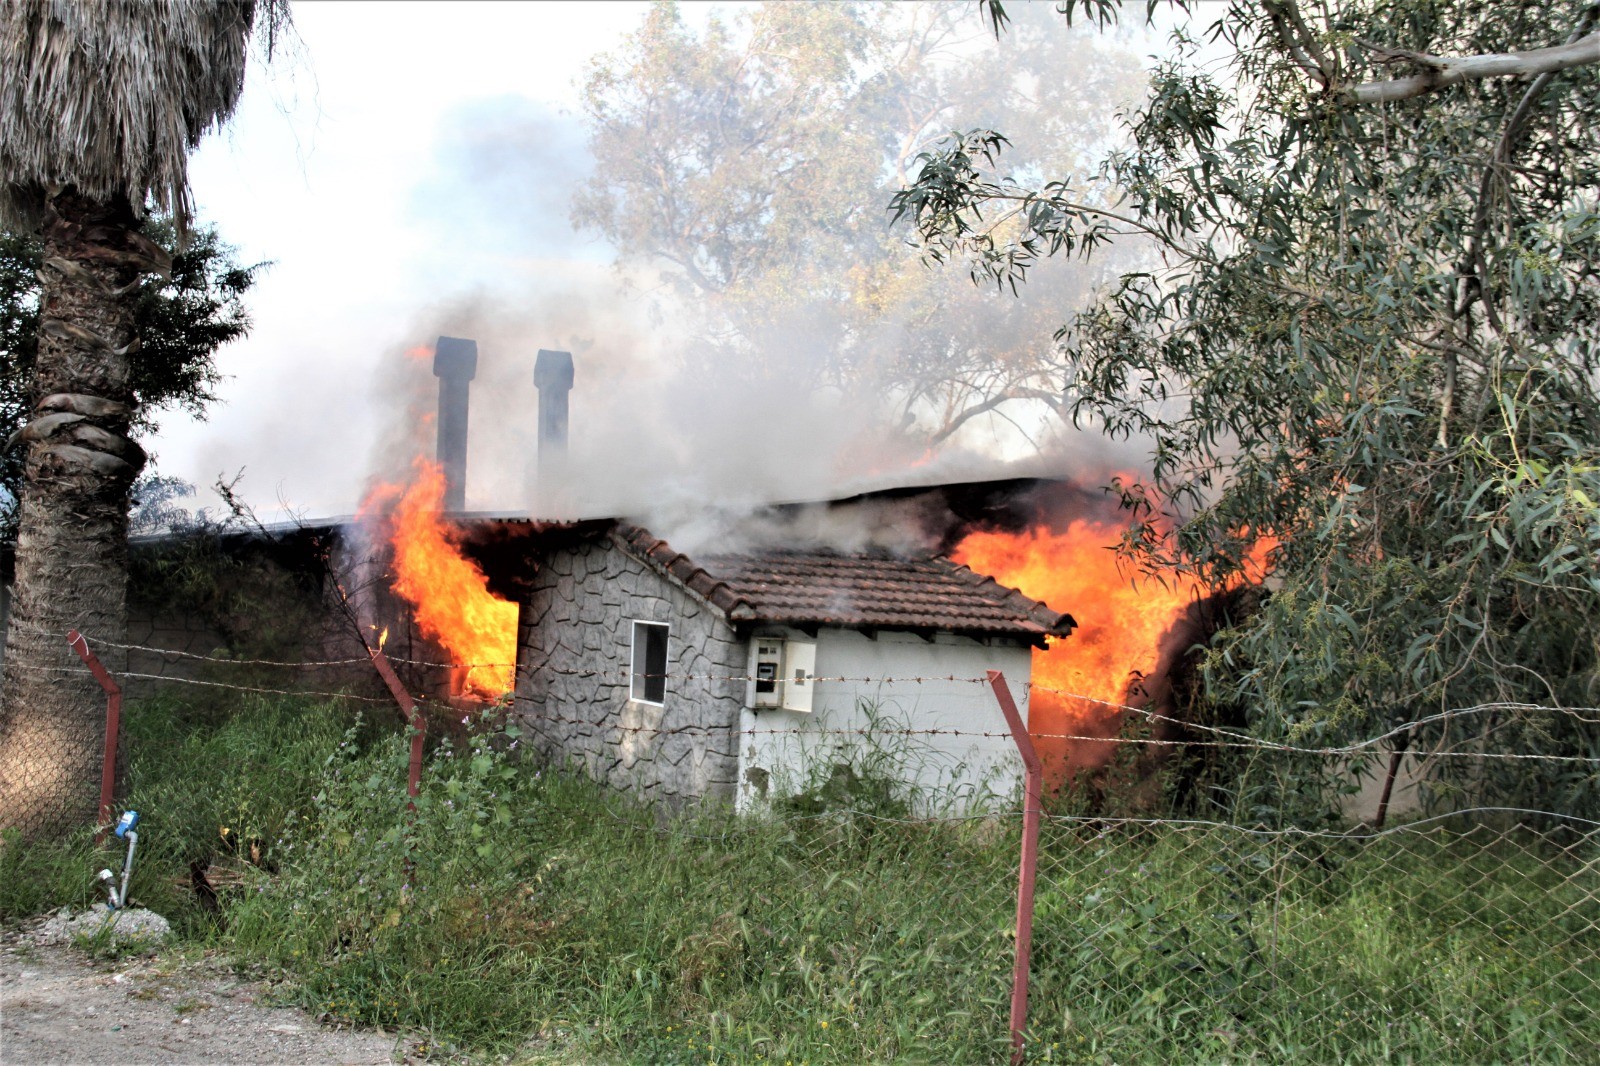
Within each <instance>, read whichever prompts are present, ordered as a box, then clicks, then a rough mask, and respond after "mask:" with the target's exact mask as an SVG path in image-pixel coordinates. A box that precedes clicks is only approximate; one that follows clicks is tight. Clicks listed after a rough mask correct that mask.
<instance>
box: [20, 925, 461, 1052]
mask: <svg viewBox="0 0 1600 1066" xmlns="http://www.w3.org/2000/svg"><path fill="white" fill-rule="evenodd" d="M265 992H266V989H265V988H264V987H263V986H262V985H261V984H260V983H258V982H251V981H247V980H244V979H242V978H240V977H239V976H238V975H237V974H235V973H234V972H233V971H232V969H231V968H230V967H229V966H228V965H227V964H226V962H225V961H224V960H221V959H218V958H215V957H210V956H204V955H197V954H195V953H194V952H188V953H184V952H167V953H164V954H160V955H156V956H154V957H144V958H127V957H125V958H121V959H117V960H115V961H99V960H95V959H91V958H89V957H88V956H86V955H85V954H84V953H83V952H81V951H80V950H78V949H76V948H72V947H66V946H45V945H40V944H37V943H35V942H34V941H33V940H32V938H31V937H30V936H29V935H28V934H27V932H26V931H16V930H7V931H4V932H0V1063H4V1064H5V1066H13V1064H14V1066H23V1064H33V1063H73V1064H77V1063H83V1064H86V1066H87V1064H96V1063H105V1064H108V1066H110V1064H116V1066H135V1064H148V1066H178V1064H187V1063H196V1064H200V1063H205V1064H208V1066H209V1064H213V1063H223V1064H227V1066H245V1064H254V1063H263V1064H265V1063H297V1064H310V1063H318V1064H321V1063H329V1064H334V1063H337V1064H349V1066H369V1064H370V1066H377V1064H382V1063H408V1062H420V1061H422V1060H423V1058H424V1056H425V1055H426V1054H427V1052H428V1050H429V1049H427V1047H426V1044H425V1041H424V1040H422V1039H421V1038H418V1037H415V1036H400V1035H396V1034H392V1033H383V1032H373V1031H365V1032H361V1031H356V1032H352V1031H349V1030H343V1031H335V1030H331V1029H327V1028H324V1027H323V1026H321V1025H319V1024H318V1023H317V1021H316V1020H315V1019H313V1018H311V1017H310V1016H308V1015H307V1014H305V1013H304V1012H302V1011H299V1010H294V1009H291V1008H286V1007H272V1006H267V1005H265V1004H264V1003H262V1002H261V999H262V998H263V997H264V995H265Z"/></svg>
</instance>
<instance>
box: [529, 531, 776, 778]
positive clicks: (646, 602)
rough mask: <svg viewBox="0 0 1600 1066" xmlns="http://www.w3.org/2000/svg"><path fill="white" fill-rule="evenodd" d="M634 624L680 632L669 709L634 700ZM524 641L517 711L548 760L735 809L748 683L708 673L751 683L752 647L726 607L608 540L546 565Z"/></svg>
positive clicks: (670, 664) (674, 642) (567, 550)
mask: <svg viewBox="0 0 1600 1066" xmlns="http://www.w3.org/2000/svg"><path fill="white" fill-rule="evenodd" d="M635 621H642V622H664V623H666V624H667V625H668V627H669V629H668V634H667V674H668V677H667V685H666V699H665V703H664V705H663V706H659V707H657V706H654V705H651V704H646V703H638V702H635V701H633V700H631V699H630V698H629V691H630V689H629V671H630V669H631V665H632V664H631V654H632V652H631V649H632V633H633V623H634V622H635ZM517 641H518V655H517V661H518V666H517V688H516V695H515V700H514V703H513V706H512V709H513V713H514V714H516V715H517V716H519V717H520V719H521V724H522V726H523V728H524V729H525V730H527V731H528V733H529V734H530V738H531V740H532V741H533V743H534V744H535V745H536V746H537V748H538V750H539V751H540V752H541V753H542V754H543V755H544V757H545V758H547V759H549V760H550V761H552V762H557V763H563V762H565V763H571V762H576V763H579V764H581V765H582V766H583V767H584V769H586V770H587V771H588V772H589V774H591V775H592V776H593V777H595V778H596V779H598V780H601V781H605V782H606V783H608V784H610V785H612V786H613V787H616V788H622V789H629V790H633V791H637V792H639V793H641V794H642V795H645V796H648V797H650V798H653V799H660V800H664V801H666V802H668V803H674V804H681V803H684V802H688V801H691V800H698V799H702V798H705V799H715V800H723V801H729V802H731V801H732V799H733V796H734V789H735V785H736V782H737V775H738V764H739V758H738V737H737V735H736V730H737V729H738V727H739V712H740V710H741V709H742V708H743V705H744V694H745V685H744V682H742V681H730V680H712V679H707V678H706V677H705V675H716V676H720V677H724V678H726V677H739V676H743V675H744V673H745V672H746V670H747V669H748V658H747V656H748V645H747V644H746V642H744V641H742V640H739V639H738V638H737V637H736V636H735V634H734V632H733V629H732V628H731V627H730V626H729V625H728V623H727V622H726V620H724V619H723V617H722V616H721V614H720V613H719V612H718V611H716V609H714V608H712V607H710V606H708V605H707V604H706V603H705V602H704V601H702V600H700V599H699V598H698V597H696V596H695V595H694V594H693V593H691V592H689V591H688V590H686V589H684V588H683V587H682V586H680V585H678V584H676V583H675V582H671V581H669V580H668V579H666V578H664V577H662V576H661V575H660V574H659V573H657V572H656V571H655V570H653V569H651V568H650V567H649V566H647V565H645V564H644V563H643V562H641V561H640V560H638V559H637V558H635V557H633V556H632V555H630V554H628V553H627V552H625V551H623V550H622V549H621V548H619V547H618V546H617V545H616V543H615V542H614V541H612V540H611V539H610V538H608V537H604V536H602V537H600V538H598V539H594V540H589V541H585V542H581V543H578V544H576V545H569V546H566V547H560V548H555V549H553V550H552V551H551V552H550V553H549V554H548V555H546V556H545V557H544V558H543V559H541V561H540V565H539V569H538V573H537V574H536V575H535V577H534V581H533V584H532V588H531V589H530V591H529V593H528V594H527V597H526V599H524V601H523V604H522V611H521V620H520V622H519V624H518V633H517ZM683 675H695V677H696V679H694V680H684V679H683ZM683 726H689V727H691V728H690V729H689V730H688V731H686V732H679V733H674V732H663V733H656V732H653V731H652V730H654V729H656V728H661V729H664V730H669V731H670V730H673V729H677V728H679V727H683ZM641 727H643V728H641Z"/></svg>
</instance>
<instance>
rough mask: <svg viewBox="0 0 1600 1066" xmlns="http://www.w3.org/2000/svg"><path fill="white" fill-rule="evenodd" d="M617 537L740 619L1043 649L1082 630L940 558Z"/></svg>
mask: <svg viewBox="0 0 1600 1066" xmlns="http://www.w3.org/2000/svg"><path fill="white" fill-rule="evenodd" d="M612 535H613V537H615V538H616V540H617V541H618V543H619V544H620V545H621V546H622V547H623V548H624V549H625V550H627V551H629V552H631V553H633V554H634V555H636V556H638V557H639V558H641V559H643V560H645V561H646V562H648V563H649V564H651V565H652V566H654V567H656V568H657V569H658V570H660V571H661V572H662V573H665V574H667V575H669V576H671V577H672V578H674V579H676V580H677V581H678V582H679V583H681V584H683V585H684V586H686V587H687V588H689V589H690V590H691V591H693V592H695V593H697V594H699V595H700V596H702V597H704V598H705V599H706V600H707V601H709V602H710V603H711V604H712V605H713V606H715V607H716V608H717V609H718V610H720V611H722V612H723V613H724V614H725V615H727V617H728V619H729V620H730V621H734V622H774V623H780V624H788V625H797V626H801V625H833V626H848V627H854V628H862V629H909V630H918V631H945V632H955V633H965V634H983V635H995V636H1018V637H1024V638H1027V639H1029V640H1032V641H1035V642H1039V641H1042V640H1043V639H1044V637H1046V636H1058V637H1059V636H1066V635H1067V634H1068V633H1070V632H1071V631H1072V630H1073V628H1074V627H1075V626H1076V625H1077V623H1076V622H1074V621H1073V619H1072V616H1071V615H1068V614H1063V613H1061V612H1059V611H1053V610H1051V609H1050V608H1049V607H1047V606H1046V605H1044V604H1042V603H1040V602H1038V601H1037V600H1033V599H1029V598H1028V597H1027V596H1024V595H1023V594H1022V593H1020V592H1018V591H1017V590H1016V589H1012V588H1007V587H1006V586H1004V585H1002V584H1000V583H999V582H997V581H995V580H994V579H993V578H990V577H985V576H984V575H982V574H976V573H973V572H972V571H971V570H969V569H967V568H966V567H964V566H958V565H956V564H955V563H953V562H951V561H950V560H948V559H945V558H942V557H940V556H928V557H923V558H901V557H897V556H888V555H847V554H840V553H835V552H827V551H796V550H788V549H779V550H763V551H758V552H751V553H749V554H739V555H706V556H702V557H700V558H699V559H690V558H689V557H688V556H686V555H684V554H683V553H681V552H678V551H675V550H673V548H672V547H671V545H669V544H668V543H667V542H666V541H664V540H661V539H659V538H657V537H655V536H654V535H652V534H651V533H650V532H649V531H648V530H645V529H642V528H640V527H638V526H633V525H627V524H623V523H619V524H618V525H617V526H616V527H615V530H614V531H613V534H612Z"/></svg>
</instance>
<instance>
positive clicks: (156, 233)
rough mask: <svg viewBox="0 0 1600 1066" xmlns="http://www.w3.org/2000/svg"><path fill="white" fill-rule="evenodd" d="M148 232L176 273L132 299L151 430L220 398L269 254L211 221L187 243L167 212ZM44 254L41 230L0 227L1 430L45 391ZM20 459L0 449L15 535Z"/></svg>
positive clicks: (145, 422)
mask: <svg viewBox="0 0 1600 1066" xmlns="http://www.w3.org/2000/svg"><path fill="white" fill-rule="evenodd" d="M143 232H144V234H145V236H147V237H149V238H150V239H151V240H153V241H155V242H156V243H157V244H159V245H161V247H163V248H164V249H166V250H167V252H168V253H170V254H171V256H172V275H171V277H170V278H165V279H159V280H156V281H151V282H149V283H147V284H146V285H145V286H144V287H143V288H142V290H141V291H140V292H139V294H138V297H137V299H136V301H135V304H134V317H135V321H136V322H137V329H138V331H139V336H140V340H141V346H140V350H139V353H138V357H137V358H136V359H135V360H134V361H133V392H134V395H135V397H136V404H135V406H136V414H135V419H134V425H135V427H136V429H138V430H142V431H144V432H150V431H152V430H154V429H155V426H156V416H157V415H158V414H159V413H160V412H162V411H165V410H173V409H178V410H183V411H187V412H188V413H190V414H193V415H196V416H203V415H204V413H205V408H206V405H207V404H209V403H210V402H211V401H212V400H214V399H215V398H216V397H215V395H214V393H213V391H212V390H213V389H214V388H215V387H216V385H217V384H218V382H219V381H220V380H221V377H220V376H219V375H218V373H217V367H216V361H215V356H216V352H217V349H219V348H221V347H222V346H223V345H225V344H227V343H229V342H230V341H235V340H238V339H240V338H241V337H243V336H244V335H245V333H246V332H247V331H248V330H249V328H250V316H249V312H248V310H247V309H246V307H245V304H244V296H245V293H247V292H248V291H249V290H250V287H251V286H252V285H254V284H255V282H256V278H257V276H258V275H259V273H260V271H261V270H262V269H263V267H264V266H265V264H260V263H258V264H256V265H254V266H243V265H241V264H240V263H239V261H238V258H237V255H236V252H235V250H234V249H233V248H232V247H231V246H230V245H228V244H227V243H226V242H224V241H223V240H222V239H221V238H220V237H219V236H218V235H217V231H216V230H215V229H214V228H212V227H209V226H201V227H196V228H193V229H191V230H190V231H189V233H188V240H187V241H186V242H185V243H184V244H183V245H182V246H181V247H180V246H179V244H178V240H177V233H176V230H175V228H174V226H173V224H172V222H171V220H170V219H168V218H164V217H155V218H151V219H150V220H149V221H147V222H146V223H145V225H144V227H143ZM40 256H41V245H40V242H39V240H38V239H37V238H36V237H33V236H30V235H28V234H25V233H15V232H0V439H9V438H10V437H11V435H12V434H13V433H15V432H16V431H17V430H18V429H20V428H21V427H22V426H23V424H24V423H26V422H27V421H28V418H29V416H30V414H31V412H32V410H33V405H34V403H35V402H37V400H38V399H39V397H37V396H30V395H29V389H30V387H31V382H32V377H33V360H34V355H35V353H36V351H37V344H38V327H39V293H40V281H39V277H38V271H39V268H40ZM22 460H23V450H22V449H21V448H20V447H8V448H7V449H6V450H5V452H4V453H3V454H0V530H4V531H7V532H8V533H9V535H14V529H13V527H14V524H15V521H16V514H15V508H16V500H17V498H18V495H19V490H20V488H21V484H22ZM136 495H139V494H138V493H137V492H136Z"/></svg>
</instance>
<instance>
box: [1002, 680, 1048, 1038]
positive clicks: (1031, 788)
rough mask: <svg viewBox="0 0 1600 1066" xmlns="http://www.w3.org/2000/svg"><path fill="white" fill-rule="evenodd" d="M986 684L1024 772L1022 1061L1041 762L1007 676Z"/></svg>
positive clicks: (1015, 973) (1019, 981)
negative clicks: (1002, 717)
mask: <svg viewBox="0 0 1600 1066" xmlns="http://www.w3.org/2000/svg"><path fill="white" fill-rule="evenodd" d="M989 684H990V686H991V687H992V688H993V689H994V698H995V700H996V701H997V702H998V703H999V704H1000V713H1001V714H1004V715H1005V716H1006V725H1007V726H1008V727H1009V728H1010V729H1011V739H1012V740H1014V741H1016V744H1017V752H1018V753H1019V754H1020V755H1021V756H1022V766H1023V769H1024V770H1025V772H1026V776H1025V777H1024V779H1023V803H1022V863H1021V869H1020V872H1019V874H1018V878H1017V961H1016V966H1015V967H1014V968H1013V969H1012V971H1011V1062H1012V1066H1018V1064H1020V1063H1021V1062H1022V1058H1023V1047H1022V1034H1023V1032H1024V1030H1026V1029H1027V1027H1028V960H1029V956H1030V954H1031V952H1032V949H1033V882H1034V877H1035V875H1036V874H1037V873H1038V871H1039V815H1040V813H1041V811H1040V803H1041V800H1042V798H1043V794H1044V766H1043V764H1042V763H1040V762H1039V755H1038V753H1037V752H1035V751H1034V750H1033V738H1032V737H1030V736H1029V735H1028V726H1027V724H1026V723H1025V722H1023V720H1022V715H1021V714H1019V713H1018V712H1017V704H1016V702H1015V701H1014V700H1013V699H1012V698H1011V689H1010V688H1009V687H1008V686H1007V685H1006V677H1005V675H1004V674H1002V673H1001V672H1000V671H999V670H990V671H989Z"/></svg>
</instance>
